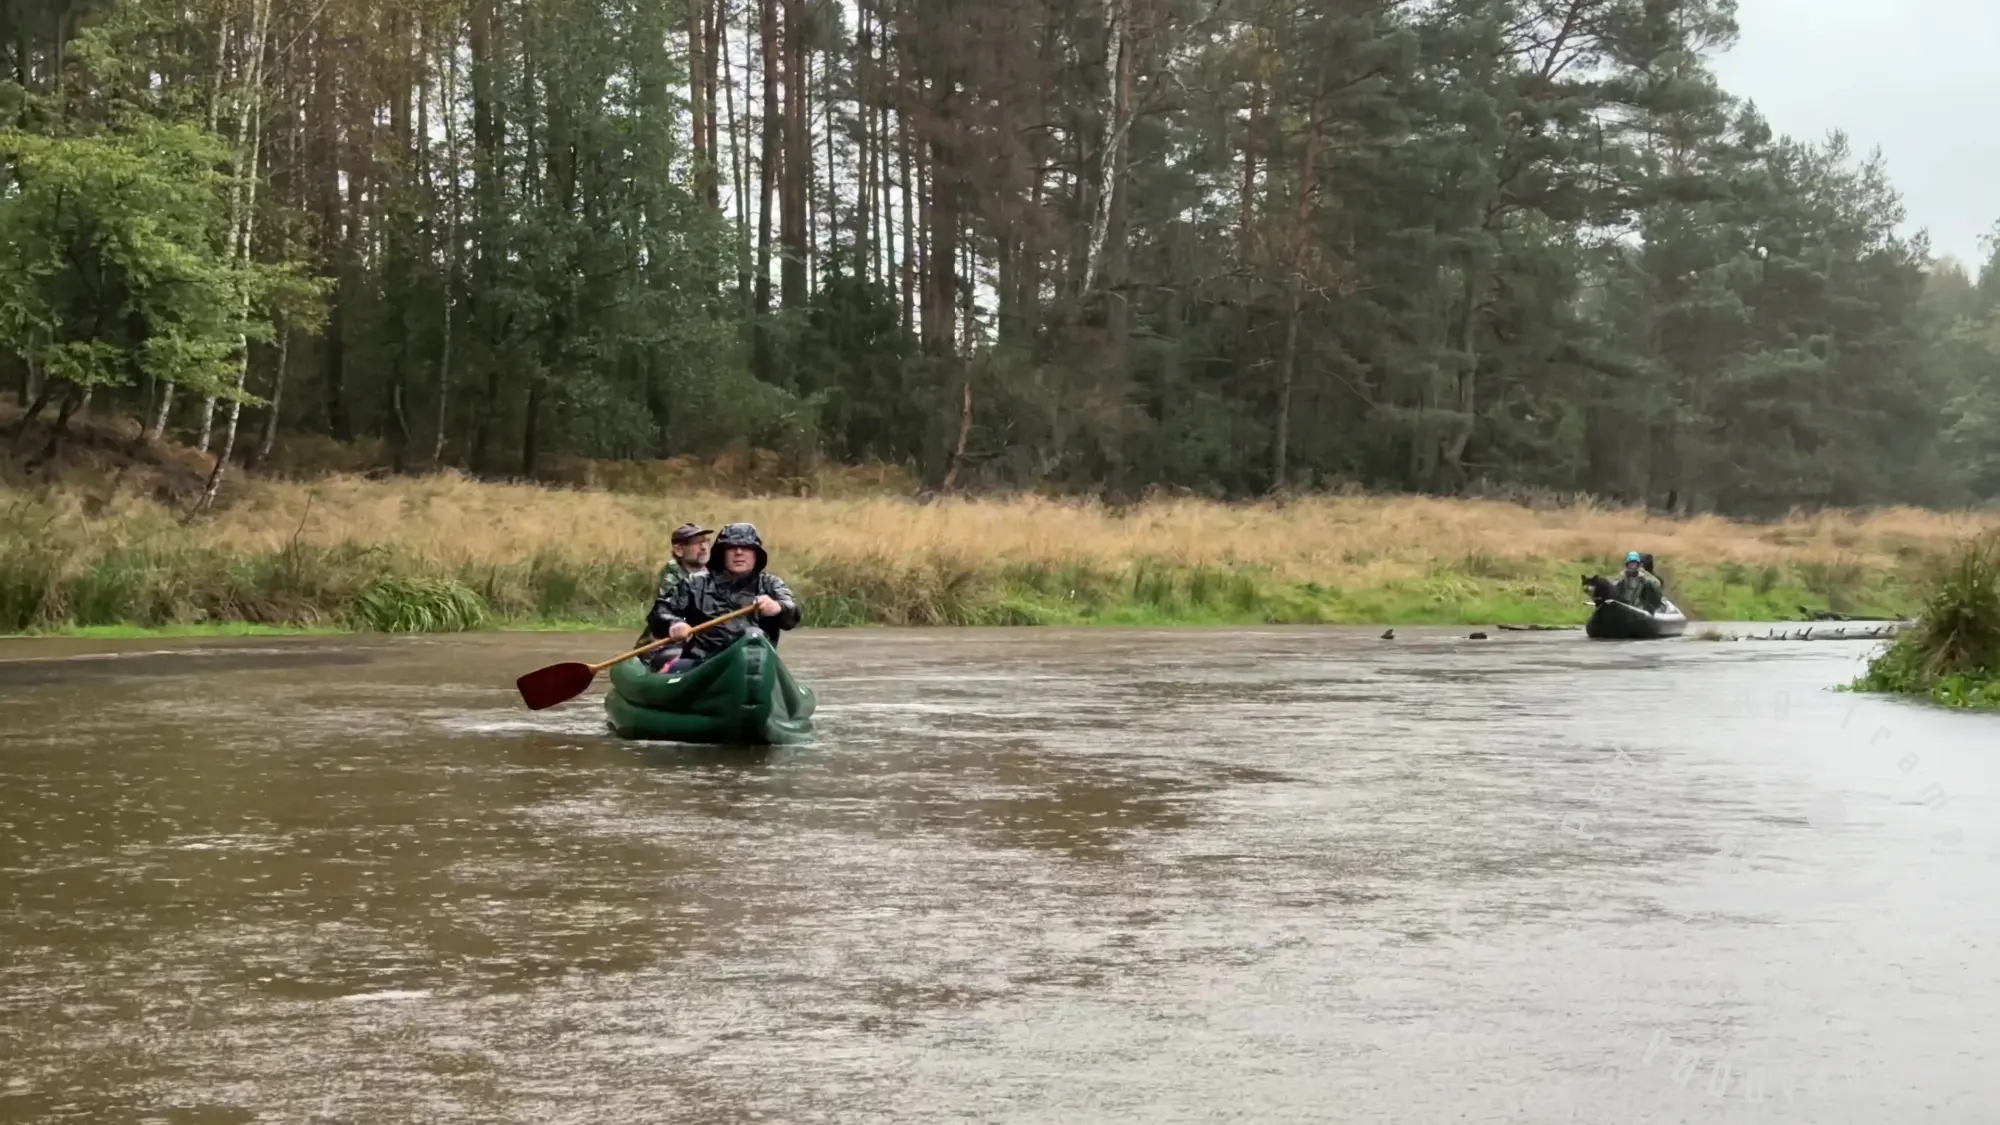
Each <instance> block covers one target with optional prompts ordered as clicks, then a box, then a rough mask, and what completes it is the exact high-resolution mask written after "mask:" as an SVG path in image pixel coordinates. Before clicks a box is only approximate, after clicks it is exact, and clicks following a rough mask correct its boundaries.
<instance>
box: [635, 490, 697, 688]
mask: <svg viewBox="0 0 2000 1125" xmlns="http://www.w3.org/2000/svg"><path fill="white" fill-rule="evenodd" d="M713 534H715V533H714V532H712V531H710V530H709V529H707V528H705V527H702V526H701V525H699V524H692V523H684V524H682V525H680V526H679V527H678V528H675V529H674V538H673V552H674V553H673V557H672V558H670V559H668V560H667V565H665V566H663V567H661V568H660V580H659V584H658V586H657V587H656V588H655V591H654V593H653V600H654V601H655V602H658V601H659V600H660V599H662V598H666V597H669V596H670V595H672V593H673V592H674V590H676V589H678V588H679V587H681V586H683V585H686V583H687V580H688V579H689V578H690V577H692V576H693V575H696V574H700V573H701V572H702V571H705V570H707V569H708V537H709V536H711V535H713ZM654 639H655V638H654V636H653V632H652V630H651V629H642V630H640V632H639V639H638V640H636V641H633V642H632V644H633V645H634V647H636V646H638V645H643V644H645V643H646V642H647V641H650V640H654ZM672 653H673V648H672V646H668V647H666V648H660V649H655V650H653V651H652V652H650V653H647V654H646V657H645V659H647V660H649V661H651V662H652V663H654V664H656V665H657V664H658V663H660V662H661V660H662V659H664V657H666V656H669V655H672Z"/></svg>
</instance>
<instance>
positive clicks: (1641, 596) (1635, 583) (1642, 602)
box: [1618, 567, 1666, 613]
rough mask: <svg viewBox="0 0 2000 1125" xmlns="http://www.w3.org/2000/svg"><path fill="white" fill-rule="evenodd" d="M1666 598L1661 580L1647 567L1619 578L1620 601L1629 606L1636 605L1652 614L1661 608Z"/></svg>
mask: <svg viewBox="0 0 2000 1125" xmlns="http://www.w3.org/2000/svg"><path fill="white" fill-rule="evenodd" d="M1665 597H1666V594H1665V592H1664V591H1663V590H1662V588H1661V586H1660V580H1659V579H1657V578H1655V577H1653V575H1652V574H1651V572H1649V571H1647V570H1646V568H1645V567H1640V568H1639V569H1638V570H1636V571H1632V572H1629V573H1625V574H1621V575H1619V576H1618V600H1619V601H1621V602H1624V603H1625V604H1627V605H1636V606H1638V607H1639V608H1640V609H1643V610H1645V611H1646V612H1647V613H1651V612H1653V611H1654V610H1656V609H1658V608H1660V603H1661V601H1663V600H1664V599H1665Z"/></svg>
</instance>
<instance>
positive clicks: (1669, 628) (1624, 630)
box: [1583, 602, 1688, 641]
mask: <svg viewBox="0 0 2000 1125" xmlns="http://www.w3.org/2000/svg"><path fill="white" fill-rule="evenodd" d="M1687 623H1688V619H1687V615H1686V614H1684V613H1682V612H1681V611H1680V610H1679V608H1677V607H1676V606H1675V605H1674V603H1672V602H1662V603H1661V604H1660V610H1659V612H1658V613H1647V612H1646V611H1645V610H1643V609H1640V608H1639V607H1638V606H1635V605H1628V604H1626V603H1625V602H1599V603H1597V610H1596V612H1594V613H1592V614H1591V615H1590V620H1589V621H1587V622H1585V623H1584V626H1583V631H1584V633H1585V634H1586V635H1588V636H1590V637H1591V638H1592V639H1594V640H1600V641H1656V640H1660V639H1661V638H1664V637H1678V636H1680V635H1681V634H1682V633H1684V632H1686V631H1687Z"/></svg>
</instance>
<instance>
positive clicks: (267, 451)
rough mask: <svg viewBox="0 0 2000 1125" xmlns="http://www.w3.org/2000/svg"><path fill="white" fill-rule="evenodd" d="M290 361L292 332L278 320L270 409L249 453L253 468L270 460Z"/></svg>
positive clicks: (275, 442) (276, 434) (275, 439)
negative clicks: (260, 436) (254, 447)
mask: <svg viewBox="0 0 2000 1125" xmlns="http://www.w3.org/2000/svg"><path fill="white" fill-rule="evenodd" d="M291 363H292V332H291V329H290V328H288V327H286V326H285V324H284V323H283V322H282V321H280V322H279V324H278V367H277V370H276V371H273V372H272V373H271V409H270V410H268V411H266V412H265V414H264V436H263V437H262V438H261V439H259V440H258V442H257V450H256V452H255V453H253V454H252V455H251V458H250V465H251V467H252V468H255V467H257V466H259V465H262V464H263V463H264V462H266V461H268V460H270V458H271V449H272V447H274V446H275V445H277V443H278V407H279V404H280V403H282V402H283V401H284V397H285V375H286V373H287V372H288V371H289V370H290V368H291Z"/></svg>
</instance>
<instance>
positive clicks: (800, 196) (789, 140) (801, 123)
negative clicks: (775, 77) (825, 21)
mask: <svg viewBox="0 0 2000 1125" xmlns="http://www.w3.org/2000/svg"><path fill="white" fill-rule="evenodd" d="M783 3H784V6H785V33H784V42H783V45H782V47H783V51H784V64H785V65H784V84H785V85H784V93H785V110H784V114H785V118H784V121H785V125H784V131H783V135H784V142H783V143H784V156H783V158H782V165H781V170H782V173H783V179H782V186H781V188H780V191H779V199H780V206H781V207H782V209H783V214H782V216H781V218H780V220H779V225H780V227H781V228H782V236H783V242H784V257H783V260H782V261H781V262H780V263H779V266H778V271H779V276H780V278H781V281H782V285H781V290H782V292H781V294H780V297H781V299H782V300H783V302H784V307H785V308H788V309H797V308H804V307H805V303H806V294H807V286H806V269H807V259H808V257H809V256H810V254H811V247H810V240H811V231H810V227H811V218H810V215H809V213H808V212H809V208H808V206H807V192H806V185H807V182H808V181H810V180H811V179H812V171H813V169H812V128H811V125H812V117H811V113H810V110H809V109H808V108H807V104H806V103H807V96H806V89H807V78H808V75H807V59H808V58H809V57H810V56H809V54H808V52H807V43H808V40H809V38H810V33H811V28H810V26H809V17H808V16H807V15H806V6H805V0H783Z"/></svg>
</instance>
